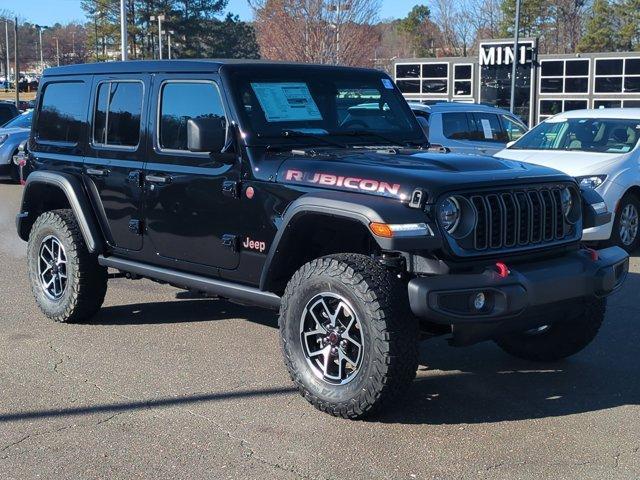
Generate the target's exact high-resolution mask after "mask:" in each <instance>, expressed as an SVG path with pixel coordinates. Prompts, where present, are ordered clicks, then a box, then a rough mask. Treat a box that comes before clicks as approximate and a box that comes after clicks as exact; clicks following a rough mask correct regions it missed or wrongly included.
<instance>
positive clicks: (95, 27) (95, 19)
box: [93, 11, 99, 62]
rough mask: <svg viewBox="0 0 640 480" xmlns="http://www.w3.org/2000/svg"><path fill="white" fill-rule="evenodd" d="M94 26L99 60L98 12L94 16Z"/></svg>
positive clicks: (97, 58)
mask: <svg viewBox="0 0 640 480" xmlns="http://www.w3.org/2000/svg"><path fill="white" fill-rule="evenodd" d="M93 28H94V34H95V48H96V62H97V61H98V60H99V57H98V12H97V11H96V14H95V15H94V16H93Z"/></svg>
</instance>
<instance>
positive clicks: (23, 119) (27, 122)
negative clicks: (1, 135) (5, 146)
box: [2, 110, 33, 128]
mask: <svg viewBox="0 0 640 480" xmlns="http://www.w3.org/2000/svg"><path fill="white" fill-rule="evenodd" d="M32 118H33V110H31V111H29V112H25V113H23V114H22V115H18V116H17V117H15V118H14V119H13V120H10V121H8V122H7V123H5V124H4V125H3V126H2V128H15V127H21V128H31V119H32Z"/></svg>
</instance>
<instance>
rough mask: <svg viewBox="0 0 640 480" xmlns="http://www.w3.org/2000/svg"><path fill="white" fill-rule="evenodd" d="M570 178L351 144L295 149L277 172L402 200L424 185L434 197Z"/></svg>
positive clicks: (281, 177) (506, 164) (289, 180)
mask: <svg viewBox="0 0 640 480" xmlns="http://www.w3.org/2000/svg"><path fill="white" fill-rule="evenodd" d="M389 152H392V150H390V151H389ZM566 180H570V178H569V177H567V176H566V175H564V174H562V173H561V172H558V171H557V170H553V169H550V168H546V167H541V166H537V165H531V164H527V163H522V162H514V161H510V160H503V159H497V158H493V157H488V156H481V155H459V154H452V153H435V152H425V151H419V150H410V151H400V152H398V153H386V152H384V151H375V150H365V149H363V150H359V149H350V150H336V151H327V152H322V153H316V154H315V155H309V154H306V155H305V154H302V153H301V154H293V155H291V156H289V157H288V158H287V159H286V160H285V161H284V162H282V164H281V165H280V167H279V169H278V173H277V181H278V182H281V183H286V184H291V185H298V186H301V187H315V188H326V189H333V190H344V191H350V192H359V193H367V194H372V195H382V196H387V197H394V198H399V199H401V200H405V199H409V198H410V196H411V193H412V192H413V190H414V189H416V188H421V189H424V190H425V191H426V192H427V193H428V194H429V198H430V201H432V200H433V199H434V198H435V197H437V196H439V195H441V194H442V193H445V192H450V191H454V190H462V189H468V188H484V187H493V186H507V185H523V184H527V183H539V182H555V181H566Z"/></svg>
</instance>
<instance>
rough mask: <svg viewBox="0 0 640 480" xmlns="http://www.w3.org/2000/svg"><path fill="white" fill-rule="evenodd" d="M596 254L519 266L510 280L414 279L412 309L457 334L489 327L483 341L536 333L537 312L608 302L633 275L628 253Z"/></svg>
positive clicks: (491, 276) (480, 276)
mask: <svg viewBox="0 0 640 480" xmlns="http://www.w3.org/2000/svg"><path fill="white" fill-rule="evenodd" d="M597 253H598V258H597V259H595V260H594V259H593V258H592V255H591V254H590V252H589V251H587V250H579V251H575V252H571V253H569V254H566V255H564V256H562V257H560V258H554V259H550V260H545V261H540V262H536V263H531V264H520V265H517V266H516V267H514V268H512V269H510V270H509V273H508V275H506V276H501V275H500V274H499V273H498V272H497V271H496V270H495V269H487V270H486V271H484V272H483V273H477V274H460V275H457V274H451V275H442V276H433V277H418V278H414V279H413V280H411V281H410V282H409V285H408V293H409V302H410V305H411V310H412V311H413V313H414V314H415V315H416V316H418V317H420V318H423V319H426V320H429V321H430V322H434V323H440V324H448V325H452V326H453V327H454V329H455V327H456V326H466V325H468V326H472V325H476V326H477V325H479V324H482V325H485V326H486V327H487V328H485V329H484V331H485V336H490V335H489V333H491V332H493V333H496V334H497V333H498V332H499V333H505V332H507V331H522V330H526V329H528V328H533V327H535V326H539V323H540V316H539V313H540V312H544V309H545V307H549V309H551V307H552V306H557V305H562V304H564V305H569V304H570V303H571V302H570V301H571V300H579V299H582V298H585V297H592V296H595V297H604V296H607V295H609V294H611V293H612V292H614V291H615V290H616V289H618V288H619V287H620V286H621V285H622V283H623V281H624V279H625V278H626V275H627V272H628V270H629V256H628V255H627V253H626V252H625V251H624V250H622V249H621V248H618V247H610V248H606V249H603V250H598V251H597ZM479 293H482V294H483V295H484V298H485V302H484V305H483V306H482V307H481V308H479V309H478V308H477V304H474V299H476V297H477V295H478V294H479ZM534 313H535V315H534ZM543 318H544V317H543ZM546 322H547V323H548V322H549V318H546ZM480 339H482V338H480ZM476 341H477V340H476ZM471 343H473V342H471Z"/></svg>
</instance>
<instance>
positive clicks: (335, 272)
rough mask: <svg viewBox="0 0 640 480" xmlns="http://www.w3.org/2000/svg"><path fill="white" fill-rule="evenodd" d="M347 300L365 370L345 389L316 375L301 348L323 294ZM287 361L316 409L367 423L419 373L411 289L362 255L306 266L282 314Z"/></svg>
mask: <svg viewBox="0 0 640 480" xmlns="http://www.w3.org/2000/svg"><path fill="white" fill-rule="evenodd" d="M326 291H329V292H334V293H336V294H339V295H341V296H342V297H344V298H345V299H347V300H348V301H349V302H350V304H351V306H352V307H353V309H354V311H355V313H356V315H357V316H358V317H359V319H360V323H361V324H362V331H363V334H364V338H365V341H364V347H363V356H362V363H361V365H360V369H359V370H358V372H357V374H356V375H355V376H354V378H353V380H352V381H350V382H349V383H347V384H345V385H335V384H330V383H327V382H326V381H325V380H323V379H322V378H318V376H317V375H314V373H313V371H312V369H311V367H310V366H309V365H308V363H307V361H306V359H305V356H304V353H303V347H302V341H301V338H300V337H301V335H300V319H301V315H302V313H303V310H304V308H305V305H306V304H307V302H309V301H310V300H311V299H312V298H313V297H314V295H317V294H318V293H320V292H326ZM279 326H280V338H281V347H282V352H283V355H284V361H285V364H286V366H287V369H288V371H289V375H290V376H291V379H292V380H293V382H294V383H295V384H296V386H297V388H298V390H299V392H300V394H301V395H302V396H303V397H304V398H306V399H307V401H309V402H310V403H311V404H312V405H313V406H314V407H316V408H317V409H319V410H321V411H323V412H326V413H329V414H331V415H334V416H339V417H343V418H351V419H356V418H362V417H365V416H367V415H370V414H372V413H374V412H376V411H379V410H380V409H382V408H384V407H385V406H386V405H389V403H390V402H391V401H392V400H393V399H395V398H398V396H399V395H400V394H401V393H402V392H403V391H404V390H405V389H406V388H407V387H408V385H409V384H410V383H411V382H412V380H413V379H414V377H415V375H416V370H417V367H418V339H419V334H418V321H417V319H416V318H415V317H414V315H413V314H412V313H411V310H410V308H409V301H408V297H407V289H406V285H405V284H404V283H403V282H401V281H400V280H399V279H398V278H397V275H394V274H392V273H391V272H389V271H388V270H387V269H385V268H384V267H383V266H382V265H381V264H380V263H379V262H377V261H375V260H373V259H372V258H370V257H368V256H365V255H359V254H351V253H347V254H336V255H330V256H327V257H322V258H318V259H316V260H313V261H311V262H309V263H307V264H305V265H303V266H302V267H301V268H300V269H299V270H298V271H297V272H296V273H295V274H294V275H293V277H292V278H291V280H290V281H289V283H288V285H287V287H286V290H285V292H284V295H283V297H282V303H281V308H280V319H279Z"/></svg>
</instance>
